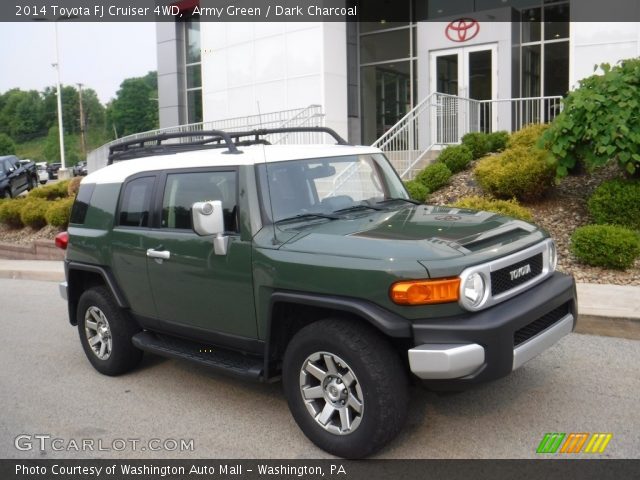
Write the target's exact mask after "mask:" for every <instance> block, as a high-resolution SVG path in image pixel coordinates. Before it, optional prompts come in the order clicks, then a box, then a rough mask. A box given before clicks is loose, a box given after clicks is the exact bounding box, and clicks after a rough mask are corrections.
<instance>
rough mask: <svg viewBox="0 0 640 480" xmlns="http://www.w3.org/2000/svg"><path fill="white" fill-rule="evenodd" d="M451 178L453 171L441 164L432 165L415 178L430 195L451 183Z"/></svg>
mask: <svg viewBox="0 0 640 480" xmlns="http://www.w3.org/2000/svg"><path fill="white" fill-rule="evenodd" d="M450 178H451V170H449V168H448V167H447V166H446V165H445V164H444V163H441V162H437V163H432V164H431V165H429V166H428V167H426V168H425V169H423V170H422V171H421V172H420V173H419V174H418V175H417V176H416V178H415V180H416V181H418V182H420V183H422V184H423V185H424V186H425V187H427V190H428V191H429V193H433V192H435V191H436V190H438V189H439V188H441V187H444V186H445V185H446V184H447V183H449V179H450Z"/></svg>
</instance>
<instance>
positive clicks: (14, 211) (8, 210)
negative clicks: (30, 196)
mask: <svg viewBox="0 0 640 480" xmlns="http://www.w3.org/2000/svg"><path fill="white" fill-rule="evenodd" d="M24 203H25V202H24V200H23V199H21V198H14V199H11V200H4V201H3V202H2V203H0V223H4V224H5V225H8V226H9V227H11V228H22V227H24V224H23V223H22V219H21V218H20V213H21V211H22V205H24Z"/></svg>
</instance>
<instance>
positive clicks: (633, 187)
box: [588, 180, 640, 230]
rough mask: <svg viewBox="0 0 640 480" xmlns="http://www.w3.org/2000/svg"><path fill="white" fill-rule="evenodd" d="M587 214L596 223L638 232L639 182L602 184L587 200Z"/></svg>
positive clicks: (639, 217) (639, 211)
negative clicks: (619, 226) (618, 226)
mask: <svg viewBox="0 0 640 480" xmlns="http://www.w3.org/2000/svg"><path fill="white" fill-rule="evenodd" d="M588 206H589V213H590V214H591V216H592V217H593V219H594V220H595V222H596V223H600V224H605V223H608V224H612V225H622V226H624V227H629V228H633V229H634V230H640V182H638V181H633V180H632V181H624V180H609V181H608V182H603V183H602V184H601V185H600V186H599V187H598V188H596V190H595V191H594V192H593V195H592V196H591V198H590V199H589V203H588Z"/></svg>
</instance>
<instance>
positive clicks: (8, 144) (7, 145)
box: [0, 133, 16, 155]
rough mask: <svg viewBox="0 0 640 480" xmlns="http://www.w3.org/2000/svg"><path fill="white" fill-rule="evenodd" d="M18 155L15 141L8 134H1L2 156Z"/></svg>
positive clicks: (0, 153) (0, 151)
mask: <svg viewBox="0 0 640 480" xmlns="http://www.w3.org/2000/svg"><path fill="white" fill-rule="evenodd" d="M15 154H16V144H15V143H13V140H11V138H10V137H9V136H8V135H7V134H6V133H0V155H15Z"/></svg>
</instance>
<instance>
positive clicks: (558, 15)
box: [544, 4, 569, 40]
mask: <svg viewBox="0 0 640 480" xmlns="http://www.w3.org/2000/svg"><path fill="white" fill-rule="evenodd" d="M559 38H569V4H560V5H552V6H549V7H545V8H544V39H545V40H557V39H559Z"/></svg>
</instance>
